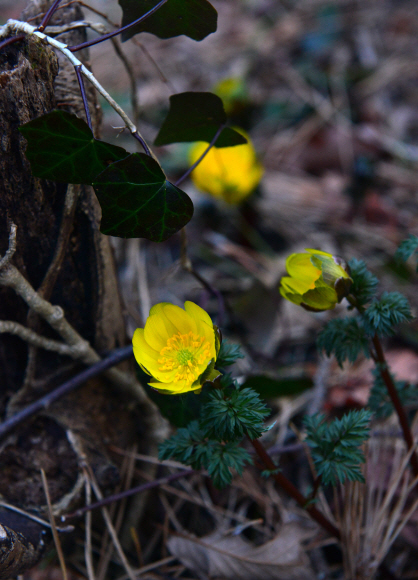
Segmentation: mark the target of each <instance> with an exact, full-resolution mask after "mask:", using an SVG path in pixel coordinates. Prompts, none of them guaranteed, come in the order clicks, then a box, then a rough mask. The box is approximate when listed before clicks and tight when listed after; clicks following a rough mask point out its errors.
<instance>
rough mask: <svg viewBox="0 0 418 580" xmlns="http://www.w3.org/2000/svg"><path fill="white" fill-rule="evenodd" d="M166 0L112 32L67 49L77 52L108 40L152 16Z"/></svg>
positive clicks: (161, 0)
mask: <svg viewBox="0 0 418 580" xmlns="http://www.w3.org/2000/svg"><path fill="white" fill-rule="evenodd" d="M166 2H167V0H160V2H158V4H156V5H155V6H154V8H151V10H148V12H146V13H145V14H143V15H142V16H141V17H140V18H137V19H136V20H134V21H133V22H130V23H129V24H127V25H126V26H122V27H121V28H118V29H117V30H114V31H113V32H109V33H108V34H104V35H103V36H99V38H95V39H94V40H88V41H87V42H83V43H82V44H77V45H76V46H69V47H68V50H70V51H71V52H77V51H78V50H82V49H83V48H88V47H89V46H94V45H95V44H99V42H104V41H105V40H108V39H109V38H113V37H114V36H117V35H118V34H122V32H125V30H129V29H130V28H132V27H133V26H136V25H138V24H140V23H141V22H143V21H144V20H145V19H146V18H148V17H149V16H152V15H153V14H154V12H157V10H158V9H159V8H161V6H162V5H163V4H165V3H166Z"/></svg>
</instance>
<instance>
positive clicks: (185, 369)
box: [158, 332, 210, 384]
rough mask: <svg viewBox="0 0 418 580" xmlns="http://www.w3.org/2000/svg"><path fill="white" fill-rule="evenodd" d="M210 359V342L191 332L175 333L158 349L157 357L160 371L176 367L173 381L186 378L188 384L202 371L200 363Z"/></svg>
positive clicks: (204, 363) (206, 362)
mask: <svg viewBox="0 0 418 580" xmlns="http://www.w3.org/2000/svg"><path fill="white" fill-rule="evenodd" d="M209 361H210V344H209V342H208V341H207V340H206V339H205V338H204V337H201V336H199V335H197V334H193V332H189V333H188V334H180V333H178V334H175V335H174V336H172V337H171V338H169V339H168V340H167V345H166V346H165V347H164V348H163V349H162V350H161V351H160V358H159V359H158V362H159V364H160V365H161V366H160V367H159V370H160V371H172V370H174V369H176V371H177V372H176V374H175V376H174V382H175V383H177V382H178V381H181V380H187V381H188V382H190V384H192V383H194V381H195V380H196V379H197V378H198V377H199V375H200V374H201V373H202V372H203V371H204V368H202V365H206V366H207V364H208V363H209Z"/></svg>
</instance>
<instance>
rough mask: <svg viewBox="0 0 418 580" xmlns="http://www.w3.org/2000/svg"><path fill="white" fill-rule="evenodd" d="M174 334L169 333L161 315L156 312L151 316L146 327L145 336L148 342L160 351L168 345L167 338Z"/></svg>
mask: <svg viewBox="0 0 418 580" xmlns="http://www.w3.org/2000/svg"><path fill="white" fill-rule="evenodd" d="M171 336H172V335H170V334H168V332H167V328H166V325H165V324H164V321H163V319H162V317H161V316H159V315H158V314H154V315H153V316H149V317H148V319H147V321H146V323H145V328H144V337H145V340H146V341H147V342H148V344H149V345H150V346H151V347H152V348H153V349H155V350H156V351H158V352H161V350H162V349H163V348H164V347H165V346H166V345H167V340H168V339H169V338H171Z"/></svg>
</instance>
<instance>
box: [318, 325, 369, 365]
mask: <svg viewBox="0 0 418 580" xmlns="http://www.w3.org/2000/svg"><path fill="white" fill-rule="evenodd" d="M317 346H318V350H320V351H325V353H326V355H327V356H331V354H334V355H335V358H336V359H337V362H338V364H339V365H340V366H342V364H343V362H344V361H345V360H349V361H350V362H351V363H353V362H354V361H355V360H356V359H357V357H358V355H359V354H360V353H361V352H363V353H364V355H365V356H366V357H368V356H369V338H368V336H367V335H366V333H365V331H364V328H363V324H362V320H361V318H359V317H352V318H336V319H335V320H330V321H329V322H328V323H327V324H326V325H325V326H324V328H323V329H322V330H321V332H320V333H319V335H318V339H317Z"/></svg>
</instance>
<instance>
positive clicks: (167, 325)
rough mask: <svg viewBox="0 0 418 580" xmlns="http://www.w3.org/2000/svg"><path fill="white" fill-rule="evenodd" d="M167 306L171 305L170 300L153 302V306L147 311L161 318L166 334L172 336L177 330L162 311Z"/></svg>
mask: <svg viewBox="0 0 418 580" xmlns="http://www.w3.org/2000/svg"><path fill="white" fill-rule="evenodd" d="M167 306H172V304H170V302H160V303H159V304H155V306H153V307H152V308H151V310H150V311H149V315H150V316H153V315H156V316H158V317H159V318H161V320H162V322H163V323H164V326H165V329H166V331H167V336H168V337H172V336H174V335H175V334H177V333H178V330H177V328H176V327H175V326H174V324H173V323H172V322H170V320H169V319H168V318H167V316H166V314H165V312H164V309H165V308H166V307H167Z"/></svg>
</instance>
